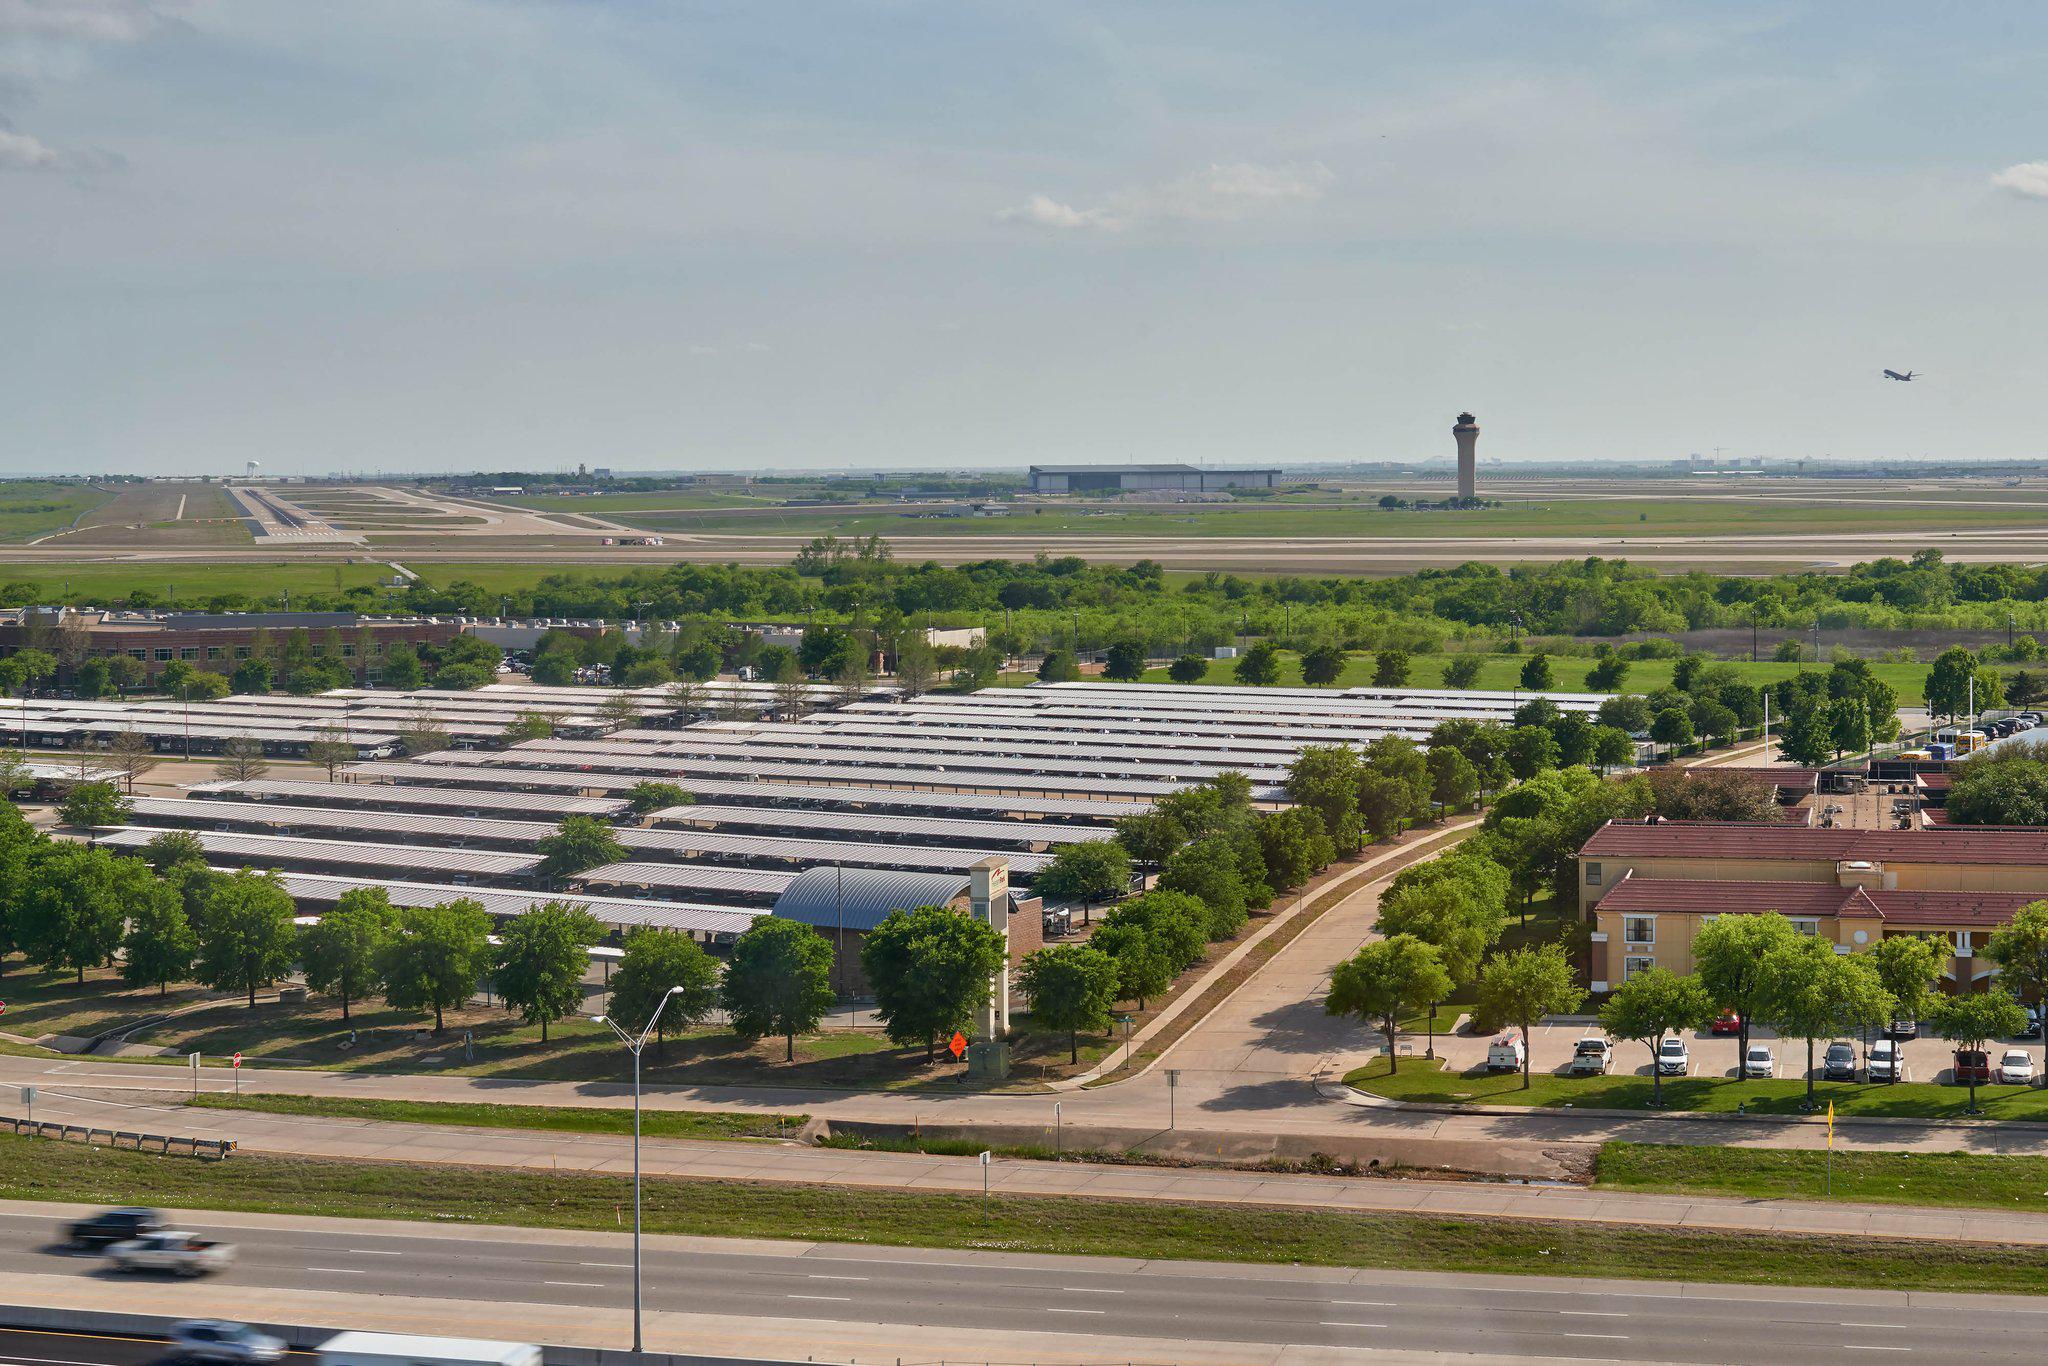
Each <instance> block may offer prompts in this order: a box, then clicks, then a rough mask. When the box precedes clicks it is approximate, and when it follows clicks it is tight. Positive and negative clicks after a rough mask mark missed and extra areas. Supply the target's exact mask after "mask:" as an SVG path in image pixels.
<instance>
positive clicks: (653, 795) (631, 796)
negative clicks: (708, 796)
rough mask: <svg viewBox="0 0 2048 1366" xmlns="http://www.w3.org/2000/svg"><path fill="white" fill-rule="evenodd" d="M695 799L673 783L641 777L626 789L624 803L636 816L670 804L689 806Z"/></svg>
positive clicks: (658, 809)
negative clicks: (641, 778)
mask: <svg viewBox="0 0 2048 1366" xmlns="http://www.w3.org/2000/svg"><path fill="white" fill-rule="evenodd" d="M696 800H697V799H696V798H695V797H693V796H691V795H690V794H689V793H687V792H685V791H684V790H683V789H682V788H680V787H678V786H676V785H675V784H674V783H664V782H661V781H659V780H658V779H655V778H647V779H643V780H642V781H640V782H637V783H634V784H633V785H632V786H631V787H629V788H627V789H626V805H627V806H628V807H629V808H630V809H631V810H632V812H633V814H634V815H636V816H644V815H646V814H647V813H648V812H650V811H660V810H662V809H663V808H665V807H670V806H689V805H691V804H692V803H693V802H695V801H696Z"/></svg>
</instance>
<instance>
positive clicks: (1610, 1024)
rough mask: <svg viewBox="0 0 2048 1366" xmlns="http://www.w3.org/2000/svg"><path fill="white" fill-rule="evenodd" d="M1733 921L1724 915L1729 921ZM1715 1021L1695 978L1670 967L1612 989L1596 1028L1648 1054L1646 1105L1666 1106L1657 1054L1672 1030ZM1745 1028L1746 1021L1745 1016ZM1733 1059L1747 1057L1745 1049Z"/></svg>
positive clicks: (1705, 993)
mask: <svg viewBox="0 0 2048 1366" xmlns="http://www.w3.org/2000/svg"><path fill="white" fill-rule="evenodd" d="M1730 918H1733V917H1723V919H1730ZM1713 1017H1714V998H1713V996H1712V995H1711V994H1709V992H1708V991H1707V988H1706V987H1704V986H1702V985H1701V984H1700V979H1699V978H1697V977H1680V976H1679V975H1678V974H1676V973H1674V972H1672V971H1671V970H1669V969H1668V968H1650V969H1649V970H1647V971H1645V972H1639V973H1637V974H1636V975H1635V976H1633V977H1631V978H1629V979H1628V980H1627V981H1625V982H1623V983H1622V984H1621V985H1620V986H1618V987H1616V988H1615V989H1614V992H1613V994H1612V995H1610V996H1609V997H1608V998H1607V1004H1605V1005H1603V1006H1601V1007H1600V1027H1601V1028H1602V1029H1604V1030H1606V1031H1607V1032H1608V1034H1609V1035H1611V1036H1612V1037H1614V1038H1617V1039H1628V1040H1631V1041H1632V1042H1635V1043H1639V1044H1642V1045H1644V1046H1645V1047H1647V1048H1648V1049H1649V1050H1650V1104H1652V1105H1659V1106H1661V1105H1662V1104H1663V1103H1664V1077H1663V1074H1662V1073H1660V1072H1659V1071H1658V1070H1657V1050H1658V1049H1659V1048H1660V1047H1661V1046H1662V1045H1663V1042H1664V1036H1665V1035H1667V1034H1670V1033H1672V1032H1673V1031H1680V1032H1682V1031H1684V1030H1688V1029H1699V1028H1701V1027H1703V1026H1704V1025H1705V1024H1706V1023H1707V1021H1709V1020H1711V1019H1712V1018H1713ZM1743 1023H1744V1026H1745V1027H1747V1025H1748V1017H1747V1016H1745V1017H1744V1018H1743ZM1737 1056H1739V1057H1747V1056H1749V1047H1748V1045H1747V1044H1744V1045H1743V1048H1742V1051H1741V1053H1740V1054H1738V1055H1737Z"/></svg>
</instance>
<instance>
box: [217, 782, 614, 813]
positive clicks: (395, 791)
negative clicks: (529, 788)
mask: <svg viewBox="0 0 2048 1366" xmlns="http://www.w3.org/2000/svg"><path fill="white" fill-rule="evenodd" d="M186 791H188V792H190V793H191V794H193V795H194V796H197V797H205V798H215V797H221V798H229V799H235V798H246V799H248V800H250V801H281V802H319V803H322V804H326V805H348V806H376V807H387V808H390V809H392V810H397V811H407V810H411V811H432V812H448V811H461V812H479V813H480V812H487V811H500V812H518V813H532V814H535V815H545V816H547V817H549V818H551V819H554V820H560V819H561V818H562V817H563V816H598V817H609V816H616V815H619V814H620V813H621V812H623V811H625V810H626V802H625V800H624V799H623V798H619V797H575V796H564V795H561V794H559V793H553V792H507V791H501V790H489V789H485V790H476V791H472V790H469V789H465V788H447V787H412V786H403V787H402V786H399V785H398V784H395V783H322V782H312V781H304V782H301V781H297V780H294V779H289V778H257V779H252V780H249V781H246V782H238V783H236V782H225V783H200V784H198V785H197V786H194V787H190V788H187V789H186Z"/></svg>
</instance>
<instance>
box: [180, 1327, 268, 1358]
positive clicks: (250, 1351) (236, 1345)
mask: <svg viewBox="0 0 2048 1366" xmlns="http://www.w3.org/2000/svg"><path fill="white" fill-rule="evenodd" d="M171 1353H172V1355H174V1356H178V1357H182V1358H183V1359H185V1360H186V1361H212V1362H220V1363H223V1366H248V1363H259V1362H267V1361H276V1360H278V1359H279V1358H280V1357H282V1356H283V1355H284V1341H283V1339H281V1338H274V1337H272V1336H270V1334H268V1333H259V1332H257V1331H256V1330H255V1329H254V1328H251V1327H250V1326H249V1325H248V1324H246V1323H229V1322H227V1321H226V1320H224V1319H187V1320H185V1322H183V1323H175V1324H172V1325H171Z"/></svg>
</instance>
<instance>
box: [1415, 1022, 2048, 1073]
mask: <svg viewBox="0 0 2048 1366" xmlns="http://www.w3.org/2000/svg"><path fill="white" fill-rule="evenodd" d="M1465 1027H1466V1022H1465V1021H1460V1022H1459V1028H1460V1030H1461V1031H1462V1030H1463V1029H1464V1028H1465ZM1512 1032H1513V1031H1512V1030H1502V1031H1498V1032H1496V1033H1493V1034H1471V1033H1464V1032H1460V1033H1457V1034H1439V1035H1438V1036H1437V1039H1436V1053H1437V1056H1438V1057H1439V1058H1442V1059H1443V1060H1444V1066H1445V1069H1446V1070H1448V1071H1453V1072H1466V1071H1470V1070H1471V1069H1473V1068H1475V1067H1479V1066H1481V1065H1482V1064H1484V1063H1485V1061H1486V1049H1487V1045H1488V1044H1490V1043H1491V1042H1492V1041H1493V1040H1494V1039H1496V1038H1498V1037H1500V1036H1501V1034H1505V1033H1512ZM1587 1037H1604V1031H1602V1030H1601V1028H1600V1024H1599V1021H1597V1020H1595V1019H1593V1018H1592V1017H1590V1016H1572V1017H1561V1018H1558V1019H1553V1020H1548V1021H1546V1022H1544V1023H1542V1024H1539V1025H1537V1026H1536V1027H1535V1028H1533V1029H1531V1030H1530V1031H1529V1045H1530V1053H1531V1057H1530V1065H1531V1067H1532V1068H1533V1069H1534V1070H1535V1071H1538V1072H1555V1073H1558V1074H1560V1075H1561V1074H1563V1073H1564V1071H1565V1069H1566V1068H1567V1067H1568V1066H1569V1065H1570V1063H1571V1060H1572V1050H1573V1048H1574V1047H1576V1046H1577V1044H1578V1042H1579V1040H1580V1039H1583V1038H1587ZM1678 1037H1682V1038H1683V1039H1684V1040H1685V1046H1686V1051H1687V1053H1688V1054H1689V1055H1690V1058H1691V1065H1690V1067H1689V1069H1688V1070H1687V1072H1686V1075H1687V1076H1693V1077H1732V1076H1734V1075H1735V1073H1736V1063H1737V1061H1738V1054H1737V1048H1738V1045H1737V1041H1736V1038H1735V1036H1734V1035H1732V1034H1729V1035H1717V1034H1712V1033H1710V1032H1708V1031H1707V1030H1703V1029H1702V1030H1694V1031H1688V1032H1687V1033H1685V1034H1683V1035H1681V1036H1678ZM1841 1037H1843V1038H1846V1039H1848V1041H1849V1042H1850V1043H1852V1044H1854V1045H1855V1048H1856V1062H1857V1079H1858V1080H1859V1081H1860V1080H1862V1079H1863V1058H1864V1054H1865V1047H1864V1041H1863V1040H1862V1039H1861V1038H1857V1037H1853V1036H1848V1035H1843V1036H1841ZM1872 1037H1873V1039H1874V1038H1875V1037H1876V1036H1875V1035H1873V1036H1872ZM1750 1040H1751V1042H1752V1043H1762V1044H1764V1045H1765V1046H1766V1047H1768V1048H1769V1049H1770V1050H1771V1054H1772V1057H1773V1060H1774V1061H1775V1063H1776V1067H1777V1070H1776V1072H1775V1074H1774V1075H1776V1076H1778V1077H1780V1078H1786V1077H1791V1078H1797V1077H1803V1076H1805V1075H1806V1041H1805V1040H1804V1039H1796V1038H1795V1039H1781V1038H1779V1037H1778V1036H1777V1034H1775V1033H1774V1032H1772V1031H1771V1030H1769V1029H1767V1028H1765V1027H1763V1026H1762V1025H1759V1026H1757V1027H1756V1028H1755V1029H1753V1030H1752V1031H1751V1032H1750ZM1828 1042H1829V1040H1826V1039H1817V1040H1815V1041H1814V1046H1813V1065H1814V1070H1815V1075H1816V1076H1818V1075H1819V1069H1820V1064H1821V1056H1822V1055H1823V1054H1824V1053H1825V1052H1826V1051H1827V1045H1828ZM1427 1046H1428V1041H1427V1040H1426V1039H1425V1038H1424V1037H1422V1036H1420V1035H1416V1036H1407V1035H1404V1036H1403V1037H1402V1041H1401V1047H1402V1052H1403V1053H1404V1054H1407V1053H1417V1054H1419V1053H1422V1052H1424V1051H1425V1049H1426V1048H1427ZM2008 1048H2024V1049H2025V1050H2026V1051H2027V1052H2028V1054H2030V1055H2031V1056H2032V1057H2033V1059H2034V1066H2035V1070H2036V1072H2037V1073H2038V1072H2039V1071H2040V1070H2041V1066H2042V1057H2041V1047H2040V1044H2039V1042H2038V1041H2028V1040H2011V1041H2006V1040H1997V1041H1994V1042H1992V1043H1990V1044H1988V1045H1987V1046H1986V1051H1987V1052H1989V1053H1990V1055H1991V1063H1992V1065H1993V1066H1994V1067H1995V1066H1996V1065H1997V1063H1998V1060H1999V1057H2000V1056H2001V1055H2002V1054H2003V1053H2004V1052H2005V1051H2006V1049H2008ZM1954 1049H1955V1045H1953V1044H1951V1043H1950V1042H1949V1041H1948V1040H1946V1039H1942V1038H1937V1037H1935V1036H1934V1035H1932V1034H1929V1033H1926V1032H1924V1031H1923V1032H1922V1033H1921V1035H1920V1036H1919V1037H1918V1038H1914V1039H1908V1040H1906V1041H1905V1042H1904V1044H1903V1046H1902V1051H1903V1053H1904V1056H1905V1061H1906V1066H1905V1074H1904V1075H1903V1076H1901V1077H1900V1078H1899V1080H1901V1081H1922V1082H1925V1081H1932V1082H1945V1081H1948V1080H1949V1073H1950V1071H1951V1070H1952V1066H1953V1059H1952V1057H1951V1054H1952V1053H1953V1052H1954ZM1612 1074H1613V1075H1616V1076H1621V1075H1628V1074H1633V1075H1636V1076H1644V1077H1647V1076H1648V1075H1649V1074H1650V1050H1649V1049H1648V1048H1647V1047H1645V1046H1644V1045H1642V1044H1640V1043H1636V1042H1634V1041H1632V1040H1625V1039H1617V1040H1615V1041H1614V1067H1613V1070H1612Z"/></svg>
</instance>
